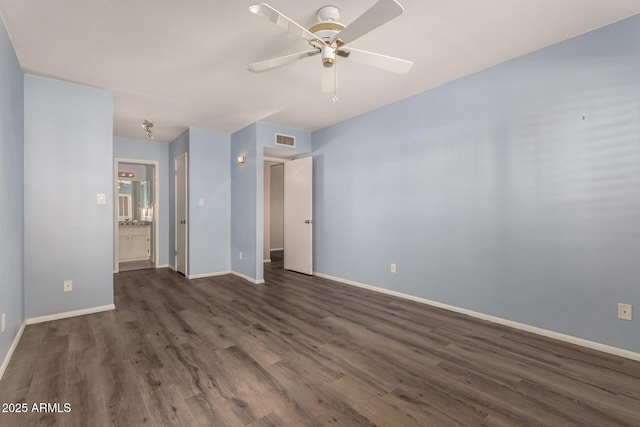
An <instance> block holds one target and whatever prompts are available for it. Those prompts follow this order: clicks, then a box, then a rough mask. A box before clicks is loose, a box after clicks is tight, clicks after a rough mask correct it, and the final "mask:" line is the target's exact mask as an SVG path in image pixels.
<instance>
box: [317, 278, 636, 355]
mask: <svg viewBox="0 0 640 427" xmlns="http://www.w3.org/2000/svg"><path fill="white" fill-rule="evenodd" d="M313 274H314V275H315V276H318V277H322V278H324V279H329V280H333V281H335V282H340V283H344V284H345V285H351V286H357V287H359V288H364V289H368V290H370V291H375V292H379V293H382V294H387V295H393V296H395V297H399V298H404V299H407V300H411V301H415V302H419V303H422V304H426V305H431V306H433V307H438V308H443V309H445V310H449V311H453V312H456V313H461V314H466V315H467V316H471V317H475V318H477V319H481V320H486V321H489V322H492V323H497V324H500V325H505V326H509V327H512V328H514V329H519V330H522V331H526V332H531V333H533V334H536V335H542V336H544V337H548V338H553V339H557V340H559V341H564V342H568V343H570V344H575V345H579V346H581V347H586V348H590V349H592V350H597V351H601V352H603V353H608V354H613V355H615V356H620V357H624V358H627V359H631V360H637V361H640V353H636V352H633V351H629V350H625V349H622V348H618V347H613V346H610V345H607V344H601V343H598V342H594V341H589V340H585V339H583V338H578V337H574V336H571V335H566V334H561V333H559V332H555V331H550V330H548V329H543V328H539V327H537V326H531V325H527V324H525V323H519V322H514V321H512V320H507V319H503V318H501V317H496V316H491V315H489V314H484V313H479V312H477V311H472V310H467V309H466V308H460V307H456V306H453V305H449V304H443V303H440V302H437V301H431V300H428V299H425V298H420V297H416V296H413V295H408V294H403V293H402V292H397V291H392V290H389V289H384V288H379V287H377V286H371V285H367V284H365V283H360V282H355V281H353V280H349V279H343V278H341V277H335V276H330V275H328V274H324V273H318V272H314V273H313Z"/></svg>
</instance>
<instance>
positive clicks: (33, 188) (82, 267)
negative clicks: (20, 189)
mask: <svg viewBox="0 0 640 427" xmlns="http://www.w3.org/2000/svg"><path fill="white" fill-rule="evenodd" d="M24 92H25V106H24V111H25V113H24V123H25V131H24V140H25V142H24V165H25V167H24V172H25V179H24V214H25V215H24V219H25V222H24V224H25V236H24V268H25V311H26V317H36V316H43V315H48V314H55V313H62V312H67V311H72V310H80V309H86V308H91V307H97V306H103V305H108V304H113V136H112V133H113V99H112V95H111V93H110V92H108V91H105V90H101V89H96V88H91V87H87V86H82V85H78V84H73V83H67V82H62V81H58V80H51V79H46V78H42V77H35V76H31V75H26V76H25V81H24ZM98 193H104V194H105V195H106V204H105V205H98V204H97V203H96V195H97V194H98ZM67 279H70V280H73V291H72V292H63V281H64V280H67Z"/></svg>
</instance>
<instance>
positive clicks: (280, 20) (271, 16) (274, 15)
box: [249, 3, 326, 45]
mask: <svg viewBox="0 0 640 427" xmlns="http://www.w3.org/2000/svg"><path fill="white" fill-rule="evenodd" d="M249 11H250V12H252V13H255V14H256V15H259V16H263V17H265V18H267V19H268V20H269V21H271V22H273V23H274V24H276V25H277V26H278V27H281V28H284V29H285V30H287V31H289V32H290V33H293V34H295V35H297V36H299V37H302V38H303V39H305V40H307V41H309V42H310V41H314V42H318V43H320V44H321V45H325V44H326V43H325V42H324V40H322V39H321V38H318V37H317V36H316V35H315V34H313V33H312V32H310V31H309V30H307V29H306V28H304V27H303V26H302V25H300V24H298V23H297V22H295V21H294V20H292V19H290V18H288V17H286V16H285V15H283V14H282V13H280V12H278V11H277V10H275V9H274V8H273V7H271V6H269V5H268V4H266V3H258V4H254V5H251V6H249Z"/></svg>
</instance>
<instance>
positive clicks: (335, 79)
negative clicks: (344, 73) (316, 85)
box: [331, 62, 338, 102]
mask: <svg viewBox="0 0 640 427" xmlns="http://www.w3.org/2000/svg"><path fill="white" fill-rule="evenodd" d="M333 83H334V84H333V98H331V100H332V101H333V102H338V64H337V62H334V63H333Z"/></svg>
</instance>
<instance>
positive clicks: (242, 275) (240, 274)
mask: <svg viewBox="0 0 640 427" xmlns="http://www.w3.org/2000/svg"><path fill="white" fill-rule="evenodd" d="M231 274H233V275H234V276H238V277H241V278H243V279H244V280H246V281H247V282H251V283H253V284H254V285H261V284H263V283H264V280H263V279H260V280H256V279H254V278H252V277H249V276H245V275H244V274H242V273H238V272H237V271H231Z"/></svg>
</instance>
